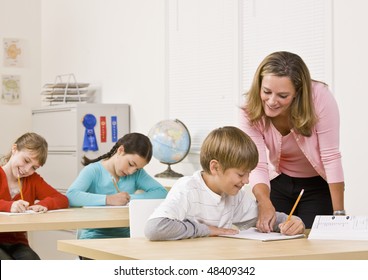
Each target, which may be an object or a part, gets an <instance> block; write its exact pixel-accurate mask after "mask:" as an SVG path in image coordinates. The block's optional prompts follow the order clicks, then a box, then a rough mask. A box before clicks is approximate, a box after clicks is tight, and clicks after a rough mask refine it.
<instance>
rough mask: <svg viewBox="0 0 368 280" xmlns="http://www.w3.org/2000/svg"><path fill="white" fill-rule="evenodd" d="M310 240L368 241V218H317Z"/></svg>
mask: <svg viewBox="0 0 368 280" xmlns="http://www.w3.org/2000/svg"><path fill="white" fill-rule="evenodd" d="M308 239H329V240H368V216H329V215H325V216H316V218H315V219H314V222H313V225H312V228H311V231H310V233H309V236H308Z"/></svg>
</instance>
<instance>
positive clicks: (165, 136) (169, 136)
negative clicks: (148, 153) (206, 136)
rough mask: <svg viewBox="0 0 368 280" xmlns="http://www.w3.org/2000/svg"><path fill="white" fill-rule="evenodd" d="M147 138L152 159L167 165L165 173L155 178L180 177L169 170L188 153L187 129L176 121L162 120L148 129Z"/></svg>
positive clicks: (188, 135) (189, 140)
mask: <svg viewBox="0 0 368 280" xmlns="http://www.w3.org/2000/svg"><path fill="white" fill-rule="evenodd" d="M148 137H149V138H150V140H151V142H152V146H153V157H154V158H156V159H157V160H159V161H160V162H161V163H163V164H167V165H168V167H167V170H166V171H164V172H162V173H159V174H156V175H155V177H163V178H169V177H182V176H183V175H182V174H180V173H177V172H175V171H173V170H172V169H171V165H172V164H175V163H178V162H180V161H182V160H183V159H184V158H185V157H186V156H187V154H188V153H189V150H190V144H191V139H190V134H189V130H188V128H187V127H186V126H185V125H184V124H183V123H182V122H181V121H179V120H178V119H175V120H163V121H160V122H159V123H157V124H155V125H154V126H153V127H152V128H151V129H150V131H149V133H148Z"/></svg>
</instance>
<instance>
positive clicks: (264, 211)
mask: <svg viewBox="0 0 368 280" xmlns="http://www.w3.org/2000/svg"><path fill="white" fill-rule="evenodd" d="M258 210H259V211H258V212H259V213H258V221H257V224H256V227H257V229H258V230H259V231H260V232H271V231H272V229H273V226H274V224H275V221H276V212H275V207H273V205H272V203H271V201H267V202H266V201H264V202H263V203H259V204H258Z"/></svg>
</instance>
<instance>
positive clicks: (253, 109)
mask: <svg viewBox="0 0 368 280" xmlns="http://www.w3.org/2000/svg"><path fill="white" fill-rule="evenodd" d="M245 97H246V101H245V104H244V106H243V108H242V109H243V110H242V114H241V128H242V129H243V131H244V132H246V133H247V134H248V135H249V136H250V137H251V138H252V139H253V141H254V142H255V143H256V145H257V148H258V152H259V162H258V165H257V167H256V169H254V170H253V171H252V172H251V174H250V182H249V183H250V185H251V186H252V190H253V194H254V195H255V197H256V199H257V201H258V210H259V218H258V221H257V228H258V229H259V230H261V231H262V232H269V231H271V229H272V227H273V224H274V223H275V211H280V212H285V213H289V212H290V210H291V209H292V207H293V205H294V203H295V201H296V199H297V197H298V195H299V193H300V191H301V189H304V194H303V196H302V198H301V200H300V202H299V204H298V207H297V208H296V210H295V212H294V214H295V215H297V216H299V217H300V218H301V219H302V220H303V222H304V224H305V226H306V228H311V226H312V224H313V221H314V218H315V216H316V215H332V214H334V215H345V210H344V185H345V184H344V175H343V168H342V164H341V154H340V149H339V132H340V131H339V130H340V121H339V110H338V106H337V103H336V100H335V99H334V97H333V95H332V93H331V92H330V90H329V89H328V87H327V85H326V84H325V83H323V82H319V81H315V80H312V79H311V77H310V73H309V70H308V68H307V66H306V64H305V63H304V61H303V60H302V59H301V58H300V57H299V56H298V55H296V54H293V53H290V52H286V51H281V52H275V53H272V54H270V55H268V56H267V57H266V58H265V59H264V60H263V61H262V62H261V64H260V65H259V66H258V69H257V71H256V73H255V76H254V79H253V82H252V85H251V87H250V89H249V91H248V92H247V93H246V94H245Z"/></svg>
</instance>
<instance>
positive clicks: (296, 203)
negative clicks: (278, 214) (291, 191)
mask: <svg viewBox="0 0 368 280" xmlns="http://www.w3.org/2000/svg"><path fill="white" fill-rule="evenodd" d="M303 193H304V189H302V190H301V191H300V194H299V196H298V198H297V199H296V201H295V204H294V206H293V209H291V211H290V214H289V216H288V217H287V219H286V221H285V223H286V222H288V221H290V218H291V216H292V215H293V213H294V211H295V208H296V206H297V205H298V203H299V200H300V198H301V197H302V195H303Z"/></svg>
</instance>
